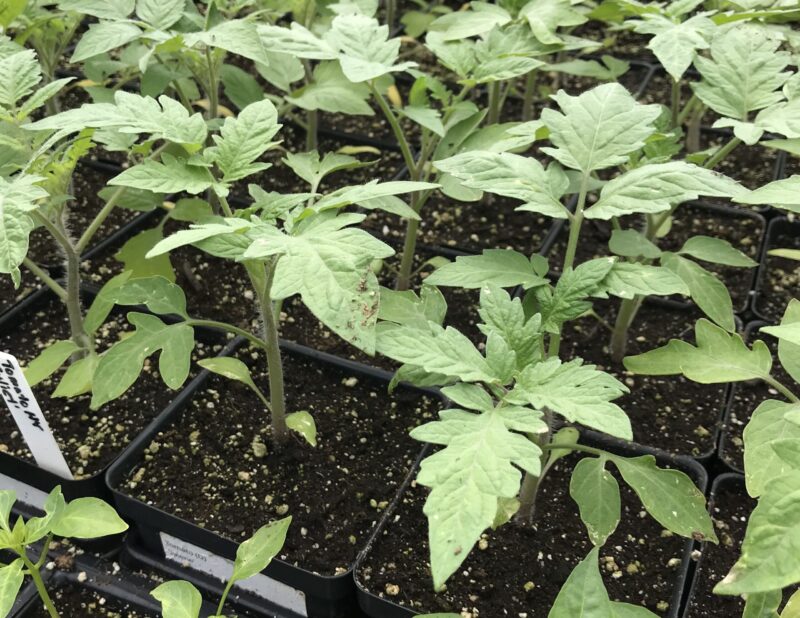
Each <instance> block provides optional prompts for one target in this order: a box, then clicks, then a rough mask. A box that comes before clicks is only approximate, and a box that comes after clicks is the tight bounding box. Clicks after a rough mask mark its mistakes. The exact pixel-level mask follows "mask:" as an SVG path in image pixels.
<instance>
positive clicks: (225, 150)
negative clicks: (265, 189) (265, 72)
mask: <svg viewBox="0 0 800 618" xmlns="http://www.w3.org/2000/svg"><path fill="white" fill-rule="evenodd" d="M280 128H281V125H280V124H278V111H277V110H276V109H275V106H274V105H273V104H272V103H271V102H270V101H268V100H266V99H265V100H263V101H258V102H257V103H252V104H251V105H248V106H247V107H246V108H244V109H243V110H242V111H241V112H240V113H239V116H238V117H236V118H226V119H225V123H224V124H223V125H222V129H220V134H219V135H214V136H212V137H213V139H214V143H215V144H216V146H213V147H210V148H207V149H206V151H205V153H204V154H205V156H206V158H207V159H208V160H209V161H212V162H214V163H215V164H216V165H217V167H218V168H219V169H220V171H221V172H222V180H223V182H233V181H235V180H240V179H242V178H245V177H246V176H249V175H251V174H253V173H255V172H258V171H260V170H263V169H266V167H267V164H266V163H256V160H257V159H258V158H259V157H260V156H261V155H262V154H264V152H266V151H267V150H268V149H269V148H271V147H273V146H274V145H275V143H274V142H270V140H271V139H272V138H273V137H274V136H275V134H276V133H277V132H278V130H279V129H280Z"/></svg>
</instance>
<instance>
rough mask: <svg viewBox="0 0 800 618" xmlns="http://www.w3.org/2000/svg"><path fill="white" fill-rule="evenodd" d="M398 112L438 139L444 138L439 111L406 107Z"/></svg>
mask: <svg viewBox="0 0 800 618" xmlns="http://www.w3.org/2000/svg"><path fill="white" fill-rule="evenodd" d="M399 112H400V114H402V115H403V116H405V117H406V118H408V119H409V120H411V121H413V122H416V123H417V124H418V125H419V126H421V127H423V128H425V129H428V130H429V131H431V132H432V133H434V134H436V135H438V136H439V137H444V125H443V124H442V118H441V113H439V110H436V109H431V108H429V107H417V106H413V105H406V106H405V107H404V108H403V109H401V110H399Z"/></svg>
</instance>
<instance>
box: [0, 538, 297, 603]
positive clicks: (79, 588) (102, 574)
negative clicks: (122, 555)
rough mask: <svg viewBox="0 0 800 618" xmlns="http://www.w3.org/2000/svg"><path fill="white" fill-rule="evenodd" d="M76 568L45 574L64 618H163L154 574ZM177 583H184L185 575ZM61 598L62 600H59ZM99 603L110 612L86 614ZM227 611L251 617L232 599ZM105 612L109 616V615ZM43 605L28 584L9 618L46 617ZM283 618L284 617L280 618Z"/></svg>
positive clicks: (84, 560)
mask: <svg viewBox="0 0 800 618" xmlns="http://www.w3.org/2000/svg"><path fill="white" fill-rule="evenodd" d="M73 559H74V565H73V566H72V568H71V570H70V571H68V572H67V571H58V570H52V571H50V570H46V569H44V570H43V571H42V578H43V579H44V582H45V586H46V588H47V590H48V593H49V594H50V596H51V598H52V599H53V603H54V605H55V607H56V610H57V611H58V612H59V613H60V614H61V616H63V618H80V617H82V616H84V615H89V614H91V615H92V616H95V615H97V616H106V615H108V616H127V617H131V616H135V617H136V618H161V604H160V603H159V602H158V601H157V600H156V599H155V598H154V597H153V596H151V594H150V591H151V590H153V589H154V588H156V587H157V586H158V585H159V584H160V583H161V581H162V579H161V578H160V577H155V576H153V574H151V573H147V572H144V573H143V572H142V571H139V572H137V573H133V572H131V571H129V570H128V569H125V568H119V566H118V565H117V564H116V563H111V561H110V560H105V559H101V558H97V557H94V556H91V555H88V554H87V555H79V556H76V557H74V558H73ZM174 579H182V577H181V574H180V573H178V574H176V575H175V577H174ZM58 597H61V598H58ZM218 598H219V596H217V597H207V598H205V599H204V600H203V604H202V607H201V609H200V617H201V618H207V617H208V616H213V615H215V612H216V599H218ZM92 602H93V603H97V605H98V607H103V608H106V609H105V610H104V613H100V611H99V609H97V608H96V609H95V610H94V611H90V612H87V613H86V614H84V613H76V612H85V611H86V609H87V608H86V607H85V606H83V605H82V603H92ZM226 609H227V610H228V611H229V612H230V611H234V612H236V611H238V612H241V613H238V615H239V616H241V618H246V617H248V616H250V614H249V613H246V611H245V610H244V608H241V607H240V606H239V605H237V604H236V603H235V601H234V600H233V599H230V598H229V602H228V603H226ZM105 611H107V612H109V613H108V614H106V613H105ZM46 615H47V614H46V612H45V611H44V608H43V604H42V602H41V600H40V599H39V595H38V594H37V592H36V589H35V587H34V586H33V584H32V583H28V584H26V585H25V586H24V587H23V589H22V591H21V593H20V595H19V596H18V598H17V601H16V602H15V604H14V607H13V609H12V610H11V613H10V614H9V618H34V617H39V616H46ZM276 618H283V617H276Z"/></svg>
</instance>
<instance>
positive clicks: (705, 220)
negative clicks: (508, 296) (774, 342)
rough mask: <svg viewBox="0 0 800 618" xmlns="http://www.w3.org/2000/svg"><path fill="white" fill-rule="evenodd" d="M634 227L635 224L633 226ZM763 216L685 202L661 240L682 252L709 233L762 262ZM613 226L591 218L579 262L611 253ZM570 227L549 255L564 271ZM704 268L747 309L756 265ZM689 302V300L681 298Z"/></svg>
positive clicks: (737, 307)
mask: <svg viewBox="0 0 800 618" xmlns="http://www.w3.org/2000/svg"><path fill="white" fill-rule="evenodd" d="M631 227H633V226H631ZM764 228H765V225H764V221H763V219H761V218H759V217H756V216H753V215H750V214H748V213H743V212H736V211H722V212H717V211H714V210H711V209H708V208H706V207H704V206H702V205H695V204H692V203H688V204H684V205H682V206H680V207H679V208H678V210H677V211H676V212H675V216H674V218H673V223H672V229H671V230H670V232H669V234H668V235H667V236H666V237H664V238H661V239H660V240H658V242H657V244H658V246H659V248H661V249H662V250H664V251H678V250H679V249H680V248H681V247H682V246H683V243H684V242H686V240H688V239H689V238H691V237H692V236H698V235H705V236H713V237H715V238H721V239H723V240H727V241H728V242H729V243H731V245H733V246H734V247H735V248H736V249H739V251H742V252H743V253H745V254H747V255H748V256H749V257H751V258H753V259H754V260H756V261H758V257H759V251H760V249H761V244H762V239H763V236H764ZM611 232H612V227H611V223H610V222H609V221H601V220H596V219H588V220H586V221H584V224H583V228H582V229H581V238H580V242H579V243H578V250H577V253H576V259H575V263H576V264H581V263H583V262H585V261H587V260H590V259H592V258H596V257H602V256H606V255H609V254H610V251H609V249H608V241H609V240H610V239H611ZM568 235H569V230H568V228H566V227H565V228H564V229H563V230H562V232H561V234H560V235H559V237H558V240H556V242H555V244H554V245H553V248H552V250H551V251H550V253H549V254H548V259H549V261H550V266H551V268H552V269H553V270H555V271H557V272H558V271H560V270H561V267H560V265H561V264H563V263H564V254H565V253H566V248H567V236H568ZM699 263H700V264H701V265H702V266H703V267H704V268H706V269H707V270H709V271H711V272H713V273H715V274H716V275H717V276H718V277H719V278H720V279H722V281H723V283H725V285H726V287H727V288H728V291H729V292H730V294H731V300H732V301H733V307H734V310H735V311H737V312H741V311H744V310H745V308H746V305H747V302H748V298H749V295H750V290H751V288H752V285H753V280H754V278H755V274H756V273H755V269H754V268H736V267H733V266H722V265H719V264H711V263H709V262H699ZM677 300H682V301H683V302H687V300H688V299H685V298H680V297H679V298H677Z"/></svg>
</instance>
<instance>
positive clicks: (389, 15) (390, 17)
mask: <svg viewBox="0 0 800 618" xmlns="http://www.w3.org/2000/svg"><path fill="white" fill-rule="evenodd" d="M396 15H397V0H386V23H387V24H388V25H389V29H390V30H391V29H392V28H394V26H395V23H394V21H395V17H396Z"/></svg>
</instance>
